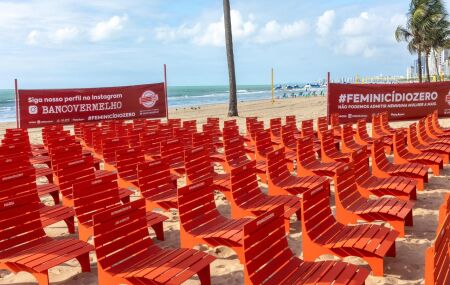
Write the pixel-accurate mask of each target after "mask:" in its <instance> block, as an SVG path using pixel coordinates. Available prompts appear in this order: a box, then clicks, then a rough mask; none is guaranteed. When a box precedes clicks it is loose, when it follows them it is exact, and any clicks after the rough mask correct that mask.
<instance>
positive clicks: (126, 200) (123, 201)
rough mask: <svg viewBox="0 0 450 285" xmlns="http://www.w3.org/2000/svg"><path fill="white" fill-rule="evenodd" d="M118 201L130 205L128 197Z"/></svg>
mask: <svg viewBox="0 0 450 285" xmlns="http://www.w3.org/2000/svg"><path fill="white" fill-rule="evenodd" d="M120 201H121V202H122V204H127V203H130V196H126V197H123V198H121V199H120Z"/></svg>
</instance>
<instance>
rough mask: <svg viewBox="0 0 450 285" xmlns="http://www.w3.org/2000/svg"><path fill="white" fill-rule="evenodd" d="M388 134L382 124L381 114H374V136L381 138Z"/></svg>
mask: <svg viewBox="0 0 450 285" xmlns="http://www.w3.org/2000/svg"><path fill="white" fill-rule="evenodd" d="M384 136H386V133H385V132H384V131H383V128H382V126H381V116H380V115H379V114H373V115H372V137H374V138H379V137H384Z"/></svg>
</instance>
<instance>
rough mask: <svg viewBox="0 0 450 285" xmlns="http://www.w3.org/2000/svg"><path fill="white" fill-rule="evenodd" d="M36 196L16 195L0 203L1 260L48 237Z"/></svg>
mask: <svg viewBox="0 0 450 285" xmlns="http://www.w3.org/2000/svg"><path fill="white" fill-rule="evenodd" d="M39 204H40V201H39V199H38V198H37V197H36V195H35V194H32V193H30V194H28V195H23V196H19V195H15V196H13V197H9V198H8V199H5V200H3V201H2V202H1V203H0V258H3V257H6V256H8V255H10V254H14V253H17V252H20V251H22V250H25V249H28V247H29V244H33V242H36V240H38V239H40V238H44V237H45V236H46V234H45V232H44V229H43V228H42V223H41V217H40V214H39V208H40V205H39Z"/></svg>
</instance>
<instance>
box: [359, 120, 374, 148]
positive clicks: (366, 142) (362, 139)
mask: <svg viewBox="0 0 450 285" xmlns="http://www.w3.org/2000/svg"><path fill="white" fill-rule="evenodd" d="M355 141H356V142H357V143H358V144H359V145H363V146H369V147H368V149H370V146H371V145H372V144H373V139H372V138H371V137H370V136H369V133H368V132H367V122H366V120H358V122H357V123H356V132H355Z"/></svg>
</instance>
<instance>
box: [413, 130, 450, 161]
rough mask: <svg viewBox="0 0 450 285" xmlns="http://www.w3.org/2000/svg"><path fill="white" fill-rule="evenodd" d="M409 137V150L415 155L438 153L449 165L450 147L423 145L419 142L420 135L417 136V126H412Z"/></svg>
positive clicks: (432, 144) (435, 143)
mask: <svg viewBox="0 0 450 285" xmlns="http://www.w3.org/2000/svg"><path fill="white" fill-rule="evenodd" d="M407 130H408V137H407V143H408V150H409V151H410V152H412V153H415V154H421V153H424V152H425V153H430V152H431V153H436V154H439V155H440V156H441V157H442V159H443V163H444V164H448V163H449V161H450V146H449V145H447V144H443V143H438V142H434V143H431V144H430V143H421V142H420V141H419V138H418V135H417V127H416V124H411V125H409V127H408V129H407Z"/></svg>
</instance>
